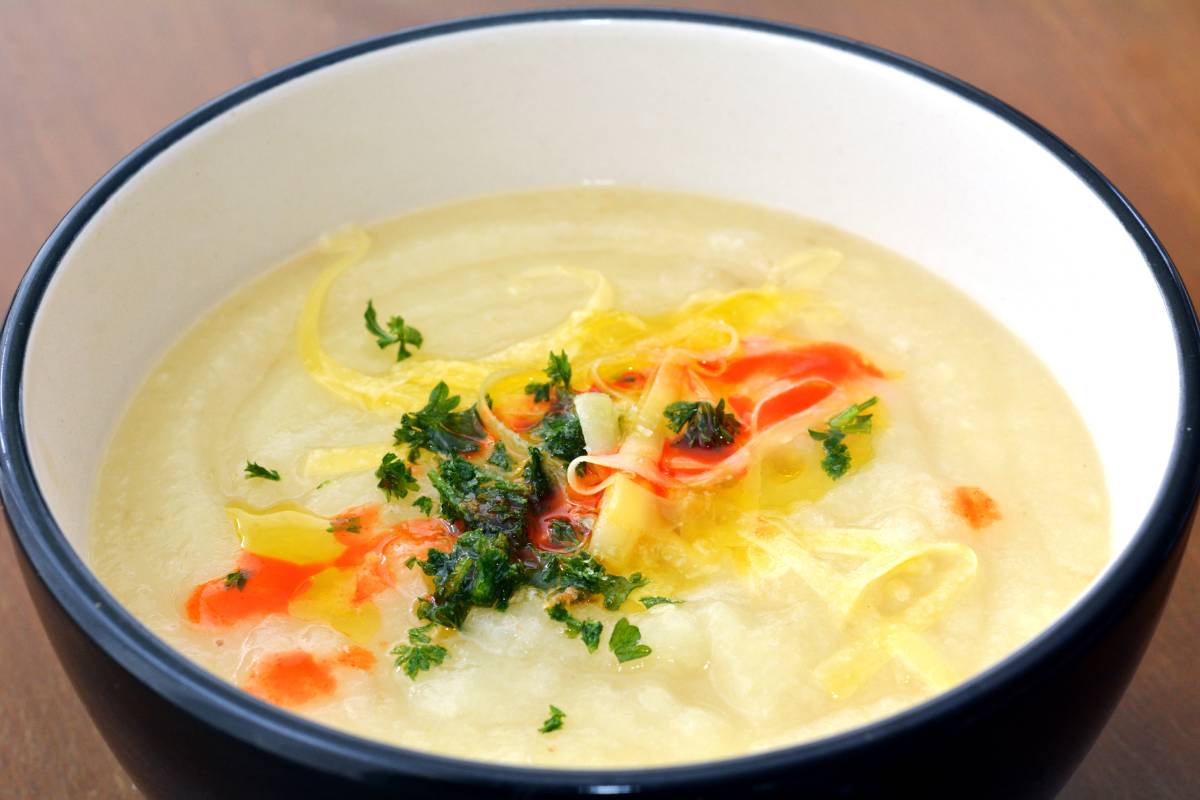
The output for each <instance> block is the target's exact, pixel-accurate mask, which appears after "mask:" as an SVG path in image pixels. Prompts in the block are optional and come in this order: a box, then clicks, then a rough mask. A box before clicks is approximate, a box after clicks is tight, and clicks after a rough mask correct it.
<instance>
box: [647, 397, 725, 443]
mask: <svg viewBox="0 0 1200 800" xmlns="http://www.w3.org/2000/svg"><path fill="white" fill-rule="evenodd" d="M663 416H664V417H666V418H667V426H668V427H669V428H670V429H671V430H672V431H674V432H675V433H679V432H680V431H684V428H687V430H686V431H684V433H683V436H681V437H680V438H679V442H682V443H683V444H685V445H687V446H688V447H702V448H704V449H706V450H712V449H714V448H718V447H724V446H726V445H730V444H733V439H734V437H735V436H737V432H738V431H739V430H740V429H741V427H742V424H741V423H740V422H738V420H737V417H736V416H734V415H733V414H731V413H726V411H725V400H724V399H721V400H720V401H719V402H718V403H717V404H716V406H714V405H713V404H712V403H709V402H707V401H704V400H700V401H696V402H688V401H686V400H680V401H678V402H675V403H671V404H670V405H669V406H667V407H666V408H665V409H664V410H663Z"/></svg>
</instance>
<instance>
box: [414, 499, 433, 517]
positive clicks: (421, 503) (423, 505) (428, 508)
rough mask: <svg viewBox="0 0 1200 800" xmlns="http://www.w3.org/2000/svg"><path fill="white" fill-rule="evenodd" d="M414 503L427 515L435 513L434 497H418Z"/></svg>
mask: <svg viewBox="0 0 1200 800" xmlns="http://www.w3.org/2000/svg"><path fill="white" fill-rule="evenodd" d="M413 505H414V506H416V507H417V509H418V510H420V512H421V513H422V514H424V515H425V516H427V517H428V516H431V515H432V514H433V498H432V497H418V498H417V499H416V500H413Z"/></svg>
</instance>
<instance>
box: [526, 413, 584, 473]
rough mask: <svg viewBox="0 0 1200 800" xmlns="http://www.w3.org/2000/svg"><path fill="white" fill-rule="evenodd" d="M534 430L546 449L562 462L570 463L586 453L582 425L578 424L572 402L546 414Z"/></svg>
mask: <svg viewBox="0 0 1200 800" xmlns="http://www.w3.org/2000/svg"><path fill="white" fill-rule="evenodd" d="M536 430H537V433H538V435H540V436H541V437H542V446H543V447H545V448H546V451H547V452H548V453H550V455H552V456H554V457H555V458H557V459H558V460H559V461H561V462H563V463H564V464H570V463H571V462H572V461H574V460H575V459H576V458H579V456H582V455H587V447H586V445H585V444H584V440H583V427H582V426H581V425H580V424H579V417H578V415H576V413H575V405H574V404H573V403H572V404H570V405H569V406H566V407H564V408H562V409H561V410H558V411H553V412H551V413H549V414H547V415H546V416H545V417H543V418H542V421H541V422H539V423H538V425H537V428H536Z"/></svg>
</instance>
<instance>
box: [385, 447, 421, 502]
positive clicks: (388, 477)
mask: <svg viewBox="0 0 1200 800" xmlns="http://www.w3.org/2000/svg"><path fill="white" fill-rule="evenodd" d="M375 477H376V478H379V484H378V485H379V488H380V489H382V490H383V495H384V497H386V498H387V499H388V500H399V499H400V498H401V497H407V496H408V493H409V492H415V491H417V488H418V486H417V479H416V478H414V477H413V474H412V470H410V469H409V468H408V465H407V464H405V463H404V462H403V461H402V460H401V459H400V458H398V457H397V456H396V454H395V453H384V454H383V459H382V460H381V461H380V462H379V469H377V470H375Z"/></svg>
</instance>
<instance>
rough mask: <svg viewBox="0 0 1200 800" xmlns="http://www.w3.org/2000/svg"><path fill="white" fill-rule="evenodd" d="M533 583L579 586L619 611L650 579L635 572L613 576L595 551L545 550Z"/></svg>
mask: <svg viewBox="0 0 1200 800" xmlns="http://www.w3.org/2000/svg"><path fill="white" fill-rule="evenodd" d="M530 582H531V583H533V585H534V586H536V587H538V588H539V589H546V590H554V589H558V590H562V589H575V590H577V591H580V592H583V593H584V594H589V595H591V594H598V595H601V596H602V597H603V598H604V607H605V608H607V609H608V610H609V611H616V610H617V609H618V608H620V607H621V605H622V604H623V603H624V602H625V601H626V600H627V599H628V598H629V595H630V594H631V593H632V592H633V591H634V590H635V589H640V588H641V587H643V586H645V585H646V584H648V583H649V582H650V581H649V580H647V579H646V578H643V577H642V574H641V573H640V572H635V573H633V574H632V575H630V576H629V577H625V576H623V575H610V574H609V573H608V571H607V570H606V569H604V565H602V564H601V563H600V562H599V561H597V560H596V559H595V557H594V556H592V554H591V553H587V552H579V553H570V554H566V553H542V554H541V564H540V567H539V569H538V570H537V572H536V573H534V575H533V576H532V577H531V579H530Z"/></svg>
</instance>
